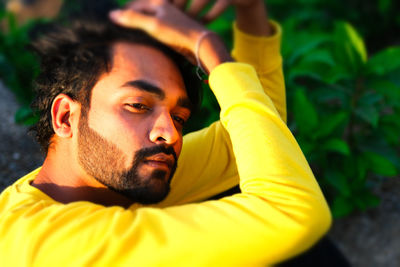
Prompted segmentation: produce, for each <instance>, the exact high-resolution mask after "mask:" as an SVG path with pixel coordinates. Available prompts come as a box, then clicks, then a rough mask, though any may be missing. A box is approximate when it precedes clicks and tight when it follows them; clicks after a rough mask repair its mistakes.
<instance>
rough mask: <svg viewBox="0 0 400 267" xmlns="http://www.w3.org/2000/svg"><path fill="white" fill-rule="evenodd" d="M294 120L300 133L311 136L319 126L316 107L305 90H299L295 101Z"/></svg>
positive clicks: (296, 92)
mask: <svg viewBox="0 0 400 267" xmlns="http://www.w3.org/2000/svg"><path fill="white" fill-rule="evenodd" d="M293 111H294V114H293V115H294V119H295V121H296V125H297V129H298V130H299V132H300V133H303V134H306V135H307V134H311V133H313V132H314V130H315V129H316V128H317V126H318V114H317V111H316V110H315V107H314V105H313V104H312V103H311V101H310V100H309V99H308V98H307V96H306V95H305V92H304V90H302V89H297V90H296V91H295V94H294V99H293Z"/></svg>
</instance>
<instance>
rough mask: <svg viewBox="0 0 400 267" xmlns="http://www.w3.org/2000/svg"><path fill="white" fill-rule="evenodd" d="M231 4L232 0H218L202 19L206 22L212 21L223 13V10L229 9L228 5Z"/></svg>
mask: <svg viewBox="0 0 400 267" xmlns="http://www.w3.org/2000/svg"><path fill="white" fill-rule="evenodd" d="M229 5H230V1H229V0H220V1H217V2H216V3H215V4H214V5H213V6H212V7H211V9H210V10H209V11H208V12H207V14H205V15H204V16H203V18H202V20H203V21H204V22H205V23H208V22H210V21H213V20H214V19H216V18H217V17H218V16H219V15H221V14H222V12H224V11H225V9H227V7H228V6H229Z"/></svg>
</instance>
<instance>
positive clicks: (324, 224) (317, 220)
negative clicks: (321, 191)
mask: <svg viewBox="0 0 400 267" xmlns="http://www.w3.org/2000/svg"><path fill="white" fill-rule="evenodd" d="M311 210H312V211H311V212H310V214H309V215H308V220H307V221H308V222H307V227H306V229H307V230H306V236H307V237H308V238H307V239H308V240H309V241H310V244H309V245H310V247H311V246H312V245H313V244H315V243H316V242H317V241H318V240H319V239H321V238H322V237H323V236H324V235H325V234H326V233H327V232H328V231H329V229H330V227H331V225H332V214H331V212H330V209H329V206H328V204H327V203H326V201H325V200H323V201H318V203H315V204H314V205H313V208H312V209H311Z"/></svg>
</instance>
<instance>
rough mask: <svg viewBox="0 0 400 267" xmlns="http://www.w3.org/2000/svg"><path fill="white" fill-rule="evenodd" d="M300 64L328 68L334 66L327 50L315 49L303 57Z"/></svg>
mask: <svg viewBox="0 0 400 267" xmlns="http://www.w3.org/2000/svg"><path fill="white" fill-rule="evenodd" d="M300 63H302V64H305V63H308V64H310V63H311V64H315V63H323V64H325V65H328V66H334V65H335V61H334V59H333V56H332V54H331V53H330V51H328V50H322V49H317V50H315V51H313V52H312V53H308V54H307V55H304V56H303V58H302V59H301V60H300Z"/></svg>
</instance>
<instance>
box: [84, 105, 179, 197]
mask: <svg viewBox="0 0 400 267" xmlns="http://www.w3.org/2000/svg"><path fill="white" fill-rule="evenodd" d="M78 129H79V132H78V160H79V163H80V165H81V166H82V168H83V169H84V170H85V172H86V173H87V174H89V175H90V176H92V177H94V178H95V179H96V180H97V181H99V182H100V183H102V184H103V185H105V186H107V187H108V188H109V189H110V190H113V191H115V192H118V193H120V194H122V195H124V196H126V197H128V198H129V199H131V200H132V201H133V202H135V203H141V204H154V203H158V202H160V201H162V200H163V199H165V198H166V196H167V195H168V193H169V191H170V182H171V179H172V176H173V175H174V173H175V170H176V167H177V156H176V153H175V151H174V149H173V148H172V147H165V146H163V145H157V146H153V147H147V148H142V149H140V150H138V151H136V153H135V155H134V159H133V162H132V163H131V165H130V167H128V168H127V167H125V162H126V158H127V157H126V156H125V155H124V153H123V152H122V151H121V150H120V149H119V148H118V147H117V146H116V145H114V144H113V143H111V142H110V141H108V140H107V139H105V138H103V137H102V136H100V135H99V134H98V133H97V132H96V131H95V130H93V129H91V128H90V127H89V125H88V122H87V111H84V108H83V109H82V113H81V116H80V119H79V125H78ZM160 153H164V154H166V155H173V157H174V164H173V166H172V167H171V168H170V171H169V176H168V177H167V175H168V172H167V171H165V170H160V169H156V170H153V171H151V172H147V173H146V172H145V173H143V172H140V167H141V165H143V164H144V160H145V159H146V158H147V157H150V156H153V155H157V154H160Z"/></svg>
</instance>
